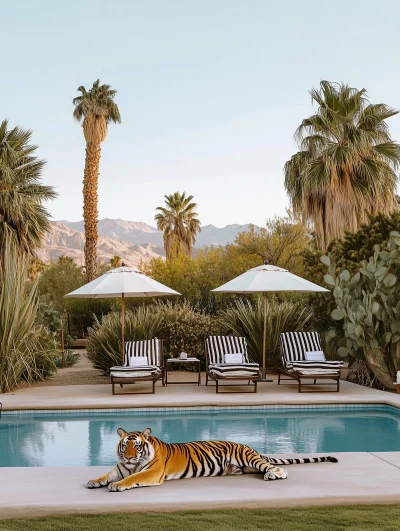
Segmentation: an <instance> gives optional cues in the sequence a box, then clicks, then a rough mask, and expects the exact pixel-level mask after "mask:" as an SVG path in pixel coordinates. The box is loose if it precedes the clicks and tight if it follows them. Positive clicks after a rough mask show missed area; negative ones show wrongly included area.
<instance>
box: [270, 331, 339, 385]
mask: <svg viewBox="0 0 400 531" xmlns="http://www.w3.org/2000/svg"><path fill="white" fill-rule="evenodd" d="M305 333H306V332H305ZM279 351H280V354H281V361H282V365H283V367H285V363H286V358H285V355H284V353H283V351H282V346H281V342H280V341H279ZM277 370H278V385H280V384H281V381H285V380H286V381H289V380H296V381H297V385H298V392H299V393H338V392H339V390H340V376H341V370H340V369H339V371H338V372H337V373H336V374H326V373H322V374H318V373H316V374H301V373H300V372H298V371H288V370H287V369H285V368H281V367H278V369H277ZM282 375H285V376H288V378H282ZM302 380H314V384H310V383H306V382H302ZM317 380H333V383H326V382H323V383H322V384H319V385H327V386H328V385H331V386H332V385H335V386H336V389H323V390H321V389H315V390H314V389H313V390H310V389H308V390H307V391H303V390H302V386H304V385H306V386H309V385H318V384H317ZM284 385H287V384H284Z"/></svg>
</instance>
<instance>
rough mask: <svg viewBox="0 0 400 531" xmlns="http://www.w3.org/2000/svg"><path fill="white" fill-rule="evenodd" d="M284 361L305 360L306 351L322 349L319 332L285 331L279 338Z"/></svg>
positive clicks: (286, 362)
mask: <svg viewBox="0 0 400 531" xmlns="http://www.w3.org/2000/svg"><path fill="white" fill-rule="evenodd" d="M279 341H280V345H281V353H282V357H283V362H284V364H285V365H286V366H287V364H288V363H290V364H291V363H292V362H293V361H305V357H304V354H305V352H311V351H315V350H322V347H321V338H320V336H319V334H318V332H285V333H284V334H281V335H280V338H279Z"/></svg>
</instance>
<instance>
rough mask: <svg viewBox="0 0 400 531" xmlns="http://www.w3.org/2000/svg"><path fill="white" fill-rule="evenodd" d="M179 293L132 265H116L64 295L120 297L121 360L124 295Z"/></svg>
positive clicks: (143, 295)
mask: <svg viewBox="0 0 400 531" xmlns="http://www.w3.org/2000/svg"><path fill="white" fill-rule="evenodd" d="M164 295H180V293H178V292H177V291H175V290H173V289H171V288H169V287H168V286H164V284H161V283H160V282H157V280H153V279H152V278H150V277H147V276H146V275H144V274H143V273H141V272H140V271H137V270H136V269H133V268H132V267H126V266H124V265H123V266H122V267H117V268H116V269H111V270H110V271H107V273H104V275H101V277H99V278H96V279H95V280H92V282H89V283H88V284H85V285H84V286H81V287H80V288H78V289H76V290H75V291H72V292H71V293H68V294H67V295H65V297H66V298H75V299H111V298H121V302H122V306H121V324H122V362H123V361H124V355H125V338H124V332H125V298H126V297H163V296H164Z"/></svg>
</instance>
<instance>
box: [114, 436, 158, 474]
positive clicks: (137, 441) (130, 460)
mask: <svg viewBox="0 0 400 531" xmlns="http://www.w3.org/2000/svg"><path fill="white" fill-rule="evenodd" d="M117 433H118V435H119V436H120V437H121V439H120V441H119V443H118V445H117V459H118V461H119V462H120V463H122V464H123V465H124V466H125V467H126V468H128V469H129V470H132V469H134V468H136V467H137V466H138V464H139V463H140V462H141V461H146V462H147V461H149V460H151V459H152V455H151V454H152V447H151V445H150V444H148V438H149V436H150V434H151V429H150V428H146V429H145V430H143V431H142V432H140V431H132V432H127V431H125V430H123V429H122V428H118V430H117Z"/></svg>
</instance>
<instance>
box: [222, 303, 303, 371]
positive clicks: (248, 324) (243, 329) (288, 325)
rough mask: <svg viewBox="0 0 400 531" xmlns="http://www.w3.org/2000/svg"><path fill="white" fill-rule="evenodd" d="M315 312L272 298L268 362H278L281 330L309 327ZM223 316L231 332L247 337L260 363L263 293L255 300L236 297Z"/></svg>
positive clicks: (254, 357) (269, 313)
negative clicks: (253, 301)
mask: <svg viewBox="0 0 400 531" xmlns="http://www.w3.org/2000/svg"><path fill="white" fill-rule="evenodd" d="M312 316H313V313H312V310H311V309H310V308H307V307H303V308H301V307H300V306H299V305H298V304H296V303H293V302H288V301H284V302H276V301H274V300H271V301H270V303H269V304H268V306H267V345H266V347H267V348H266V351H267V366H276V364H277V363H278V357H279V336H280V334H281V333H283V332H298V331H300V330H304V331H307V330H309V329H310V326H311V319H312ZM222 320H223V323H224V325H225V326H226V327H227V328H228V329H229V330H230V332H231V333H233V334H235V335H237V336H241V337H245V338H246V341H247V347H248V352H249V357H250V359H251V360H252V361H254V362H257V363H261V361H262V352H263V330H264V305H263V301H262V299H261V297H259V298H258V299H257V301H256V302H255V303H252V302H250V301H244V300H242V299H238V300H236V301H235V302H234V304H233V305H232V306H231V307H230V308H228V309H227V310H226V311H225V312H224V313H223V314H222Z"/></svg>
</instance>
